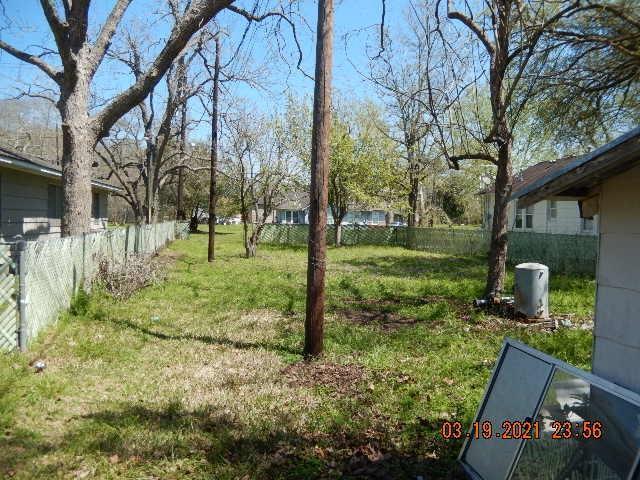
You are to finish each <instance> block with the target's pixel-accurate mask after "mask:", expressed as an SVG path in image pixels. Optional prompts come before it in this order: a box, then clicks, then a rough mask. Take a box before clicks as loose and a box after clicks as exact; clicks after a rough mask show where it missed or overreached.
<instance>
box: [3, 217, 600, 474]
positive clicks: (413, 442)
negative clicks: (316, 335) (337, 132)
mask: <svg viewBox="0 0 640 480" xmlns="http://www.w3.org/2000/svg"><path fill="white" fill-rule="evenodd" d="M221 230H222V231H221V232H220V235H218V237H217V240H218V245H219V253H218V259H217V260H216V263H215V264H214V265H213V266H212V265H208V264H207V263H206V261H205V260H206V235H202V234H200V235H193V236H192V237H191V239H189V240H185V241H178V242H175V243H174V244H173V245H172V246H171V247H170V248H169V249H168V250H167V251H165V252H164V253H163V254H162V257H163V258H164V260H166V261H168V263H169V266H168V270H169V273H168V278H167V281H166V282H164V283H162V284H160V285H156V286H153V287H149V288H146V289H144V290H142V291H140V292H138V293H137V294H136V295H135V296H134V297H132V298H131V299H129V300H127V301H121V302H116V301H114V300H113V299H112V298H110V297H109V296H108V295H107V294H106V293H104V292H101V291H100V290H99V289H97V290H96V291H95V292H94V294H93V295H91V296H90V297H89V298H79V299H78V300H77V301H76V302H75V305H74V308H73V309H72V312H73V313H69V314H67V315H65V316H64V318H62V319H61V321H60V322H58V324H57V325H56V326H55V327H52V328H51V329H49V330H48V331H46V332H44V333H43V335H41V337H40V338H39V339H38V341H37V342H36V343H35V344H34V345H33V346H32V349H31V351H30V352H29V353H27V354H26V355H18V354H14V355H2V356H0V477H15V478H25V479H27V478H28V479H32V478H47V479H49V478H95V477H99V478H131V479H134V478H135V479H138V478H148V479H152V478H163V479H164V478H172V479H174V478H175V479H177V478H185V479H186V478H216V479H232V478H235V479H249V478H269V479H272V478H273V479H279V478H281V479H296V478H300V479H303V478H416V476H417V475H422V476H423V477H424V478H452V477H453V476H454V475H453V474H451V473H450V472H452V471H454V468H455V456H456V455H457V453H458V450H459V448H460V443H459V442H458V441H445V440H443V439H441V438H440V437H439V434H438V430H439V427H440V425H441V422H442V421H443V420H444V419H457V420H461V421H463V422H470V421H471V419H472V417H473V415H474V413H475V410H476V408H477V405H478V402H479V399H480V397H481V395H482V392H483V390H484V386H485V382H486V380H487V378H488V376H489V374H490V372H491V368H492V366H493V362H494V360H495V358H496V355H497V352H498V350H499V348H500V345H501V343H502V340H503V338H504V336H505V335H509V336H512V337H516V338H519V339H521V340H523V341H525V342H527V343H529V344H531V345H533V346H534V347H537V348H540V349H542V350H544V351H545V352H548V353H550V354H553V355H556V356H558V357H560V358H562V359H564V360H567V361H569V362H571V363H573V364H574V365H577V366H579V367H584V368H588V366H589V362H590V350H591V332H589V331H585V330H580V329H576V330H569V329H561V330H559V331H556V332H555V333H544V332H539V331H534V330H532V329H531V328H527V327H524V326H518V325H515V324H514V323H513V322H510V321H506V320H500V319H498V318H494V317H491V316H487V315H484V314H480V313H477V312H474V311H473V310H472V309H470V308H469V307H468V305H469V302H470V300H471V299H472V298H474V296H477V295H479V294H480V293H481V290H482V286H483V279H484V265H483V262H482V259H477V258H467V257H452V256H445V255H433V254H428V253H424V252H416V251H409V250H404V249H402V248H392V247H388V248H387V247H353V248H342V249H332V250H330V253H329V263H328V271H329V275H328V312H329V314H328V319H327V324H326V355H325V356H324V358H323V359H322V360H321V361H319V362H315V363H311V364H306V363H304V362H301V361H300V360H301V356H300V351H301V345H302V338H303V321H304V314H303V311H304V292H305V268H306V251H305V250H304V249H302V248H291V247H287V248H282V247H275V246H274V247H268V246H264V247H262V248H261V250H259V255H258V258H256V259H251V260H247V259H244V258H242V257H241V251H242V248H241V243H240V240H241V239H240V233H239V229H238V228H237V227H224V228H221ZM551 289H552V295H551V302H552V309H553V310H554V312H556V313H570V312H573V313H575V314H576V318H577V319H578V320H581V319H582V320H583V319H588V318H589V317H590V315H591V310H592V304H593V296H594V282H593V281H592V280H588V279H583V278H570V277H561V276H554V277H553V278H552V284H551ZM36 358H42V359H44V360H45V361H46V363H47V369H46V370H45V372H44V373H41V374H36V373H34V371H33V369H32V368H31V367H29V365H28V364H29V362H30V361H32V360H34V359H36Z"/></svg>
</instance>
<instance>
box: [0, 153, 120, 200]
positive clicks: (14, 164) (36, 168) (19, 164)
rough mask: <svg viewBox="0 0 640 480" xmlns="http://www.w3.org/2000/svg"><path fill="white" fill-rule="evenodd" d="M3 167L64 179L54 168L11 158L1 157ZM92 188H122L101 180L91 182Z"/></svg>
mask: <svg viewBox="0 0 640 480" xmlns="http://www.w3.org/2000/svg"><path fill="white" fill-rule="evenodd" d="M1 166H5V167H8V168H11V169H13V170H20V171H23V172H28V173H32V174H34V175H38V176H40V177H47V178H56V179H60V178H61V177H62V172H60V171H59V170H56V169H54V168H48V167H44V166H42V165H38V164H36V163H31V162H28V161H25V160H20V159H17V158H10V159H9V158H5V157H3V156H0V167H1ZM91 186H92V187H94V188H95V189H97V190H104V191H108V192H118V191H120V190H121V189H120V188H118V187H116V186H114V185H109V184H108V183H104V182H101V181H99V180H91Z"/></svg>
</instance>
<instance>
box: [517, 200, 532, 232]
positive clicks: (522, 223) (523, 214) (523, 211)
mask: <svg viewBox="0 0 640 480" xmlns="http://www.w3.org/2000/svg"><path fill="white" fill-rule="evenodd" d="M533 207H534V206H533V205H531V206H529V207H527V208H518V209H516V222H515V228H516V229H518V230H523V229H527V228H533V214H534V208H533Z"/></svg>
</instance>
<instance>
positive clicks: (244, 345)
mask: <svg viewBox="0 0 640 480" xmlns="http://www.w3.org/2000/svg"><path fill="white" fill-rule="evenodd" d="M108 321H109V322H111V323H113V324H114V325H117V326H119V327H124V328H130V329H132V330H135V331H137V332H138V333H140V334H143V335H148V336H151V337H154V338H158V339H160V340H178V341H181V340H189V341H194V342H201V343H206V344H208V345H219V346H225V347H231V348H236V349H238V350H255V349H263V350H267V351H270V352H274V353H280V354H287V355H301V354H302V347H301V348H300V349H294V348H290V347H287V346H285V345H278V344H273V343H267V342H243V341H240V340H231V339H230V338H225V337H214V336H211V335H194V334H192V333H185V334H180V335H173V334H168V333H164V332H161V331H159V330H151V329H149V328H146V327H143V326H142V325H138V324H137V323H134V322H132V321H130V320H124V319H109V320H108Z"/></svg>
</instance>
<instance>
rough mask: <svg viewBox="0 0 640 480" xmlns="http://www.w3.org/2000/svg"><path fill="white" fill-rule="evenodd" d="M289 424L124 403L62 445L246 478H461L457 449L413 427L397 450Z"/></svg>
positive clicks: (369, 438)
mask: <svg viewBox="0 0 640 480" xmlns="http://www.w3.org/2000/svg"><path fill="white" fill-rule="evenodd" d="M294 423H295V420H294V419H293V418H291V417H290V416H289V415H287V414H286V413H285V412H284V411H281V412H279V413H276V414H275V418H274V419H273V422H272V428H270V429H268V430H264V429H256V428H254V427H252V426H251V425H249V424H247V423H245V422H244V421H243V420H242V419H234V418H231V417H230V416H229V415H226V414H225V413H223V412H221V411H219V410H218V409H214V408H212V407H209V406H205V407H202V408H197V409H193V410H189V409H186V408H184V407H183V405H182V404H181V403H180V402H172V403H169V404H167V405H164V406H158V407H150V406H148V405H139V404H135V403H133V402H122V403H120V404H116V405H114V406H113V407H111V408H108V409H103V410H100V411H98V412H94V413H90V414H86V415H82V416H80V417H76V418H74V419H73V420H72V423H71V424H72V425H74V427H73V428H72V429H70V430H69V431H68V432H67V433H66V434H65V435H64V436H63V439H62V441H61V443H62V444H63V445H75V446H76V448H79V449H80V452H79V453H82V454H85V455H86V454H89V455H91V454H101V455H105V456H107V457H110V456H111V455H118V457H119V458H121V459H122V461H127V460H128V459H132V458H133V459H135V461H136V462H137V463H139V464H145V463H155V462H158V463H160V462H163V461H166V460H168V459H170V460H171V461H172V462H180V460H182V459H191V460H200V461H205V462H206V464H207V466H206V470H208V471H211V472H215V471H216V469H217V468H220V467H222V468H224V469H225V470H226V471H228V470H229V468H231V469H232V470H234V471H237V472H238V473H239V474H240V472H243V471H247V470H248V471H251V472H253V473H252V476H251V478H265V479H267V478H268V479H272V478H283V479H315V478H318V479H319V478H344V479H354V480H355V479H363V480H364V479H389V478H393V479H404V478H406V479H415V478H416V477H418V476H422V477H423V478H447V479H461V478H464V477H462V476H461V475H460V470H459V468H457V465H456V463H455V454H456V453H457V450H458V448H459V445H458V444H457V443H455V442H453V443H443V442H435V443H434V442H433V441H432V440H429V439H427V437H426V436H425V435H424V432H422V431H420V428H421V427H420V426H418V427H411V428H417V429H418V430H417V431H412V432H410V433H411V434H412V435H413V434H415V436H414V438H415V440H414V441H413V442H410V443H409V444H408V445H406V446H404V447H402V448H398V447H395V446H393V443H392V442H391V441H390V438H389V437H390V435H388V434H387V432H384V431H376V432H372V431H371V429H367V430H366V431H357V430H356V431H345V430H344V429H340V428H338V427H337V428H336V431H335V433H332V434H327V433H319V432H314V433H304V432H300V431H299V429H296V428H294ZM141 438H144V440H142V441H141V440H140V439H141ZM240 475H241V474H240Z"/></svg>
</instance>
